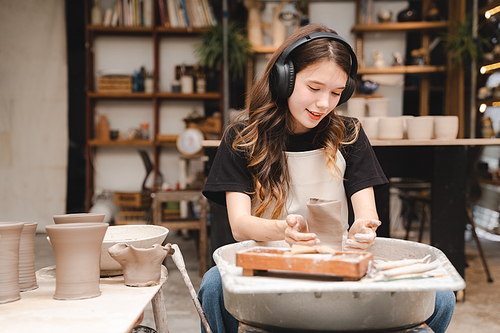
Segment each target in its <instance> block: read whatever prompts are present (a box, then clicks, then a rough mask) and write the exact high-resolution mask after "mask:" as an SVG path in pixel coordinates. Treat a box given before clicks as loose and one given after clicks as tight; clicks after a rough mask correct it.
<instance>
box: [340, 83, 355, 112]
mask: <svg viewBox="0 0 500 333" xmlns="http://www.w3.org/2000/svg"><path fill="white" fill-rule="evenodd" d="M354 87H355V84H354V79H353V78H352V77H350V76H349V77H348V79H347V82H346V85H345V89H344V91H342V94H341V95H340V99H339V103H338V104H337V106H339V105H341V104H344V103H345V102H347V101H348V100H349V98H351V96H352V94H353V93H354Z"/></svg>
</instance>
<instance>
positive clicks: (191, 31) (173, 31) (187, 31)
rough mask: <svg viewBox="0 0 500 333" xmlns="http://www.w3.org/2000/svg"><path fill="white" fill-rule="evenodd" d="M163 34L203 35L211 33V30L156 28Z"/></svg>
mask: <svg viewBox="0 0 500 333" xmlns="http://www.w3.org/2000/svg"><path fill="white" fill-rule="evenodd" d="M155 30H156V31H157V32H158V33H161V34H174V35H175V34H178V35H184V34H203V33H207V32H209V31H210V28H167V27H156V29H155Z"/></svg>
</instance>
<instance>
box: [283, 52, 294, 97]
mask: <svg viewBox="0 0 500 333" xmlns="http://www.w3.org/2000/svg"><path fill="white" fill-rule="evenodd" d="M287 65H288V68H287V69H288V70H287V71H286V72H287V73H288V78H287V80H286V81H285V82H286V84H287V87H286V94H285V96H284V98H288V97H290V96H291V95H292V92H293V87H294V86H295V67H294V65H293V62H292V61H288V62H287ZM285 69H286V68H285Z"/></svg>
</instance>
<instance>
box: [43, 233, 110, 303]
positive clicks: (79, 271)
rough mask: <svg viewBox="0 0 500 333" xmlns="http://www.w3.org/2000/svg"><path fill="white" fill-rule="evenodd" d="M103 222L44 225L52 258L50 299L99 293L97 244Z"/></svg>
mask: <svg viewBox="0 0 500 333" xmlns="http://www.w3.org/2000/svg"><path fill="white" fill-rule="evenodd" d="M107 229H108V224H107V223H65V224H55V225H48V226H46V227H45V230H46V231H47V235H48V236H49V238H50V243H51V244H52V249H53V250H54V256H55V258H56V291H55V294H54V299H58V300H78V299H86V298H92V297H97V296H99V295H101V291H100V289H99V281H100V274H99V273H100V265H99V260H100V258H101V245H102V241H103V239H104V235H105V233H106V230H107Z"/></svg>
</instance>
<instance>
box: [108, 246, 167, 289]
mask: <svg viewBox="0 0 500 333" xmlns="http://www.w3.org/2000/svg"><path fill="white" fill-rule="evenodd" d="M108 252H109V255H110V256H111V258H113V259H114V260H116V261H117V262H118V263H119V264H120V266H122V270H123V278H124V281H125V284H126V285H127V286H130V287H149V286H156V285H157V284H158V283H160V278H161V264H162V262H163V260H164V259H165V257H166V256H167V255H169V254H170V255H172V254H173V252H174V251H173V249H172V247H171V245H170V244H167V245H165V246H161V245H160V244H154V245H153V246H151V247H149V248H137V247H135V246H133V245H128V244H126V243H118V244H115V245H113V246H112V247H110V248H109V249H108Z"/></svg>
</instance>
